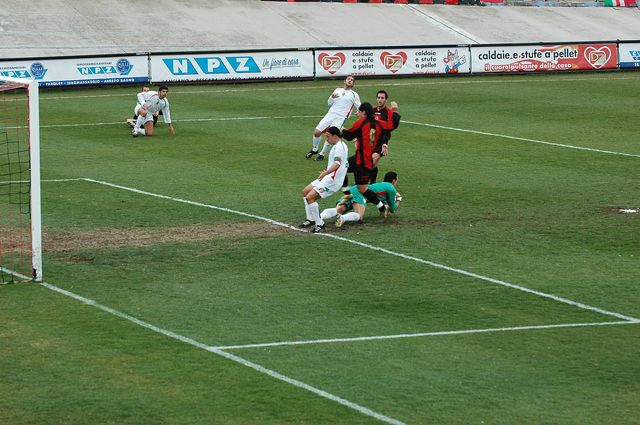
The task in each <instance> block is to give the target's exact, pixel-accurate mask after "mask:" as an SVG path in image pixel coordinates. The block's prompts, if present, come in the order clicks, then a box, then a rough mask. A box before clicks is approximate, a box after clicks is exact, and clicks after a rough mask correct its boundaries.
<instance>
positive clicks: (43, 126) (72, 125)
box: [7, 115, 322, 129]
mask: <svg viewBox="0 0 640 425" xmlns="http://www.w3.org/2000/svg"><path fill="white" fill-rule="evenodd" d="M299 118H322V115H290V116H274V117H266V116H264V117H226V118H191V119H183V120H180V121H177V120H174V121H175V122H200V121H259V120H290V119H299ZM124 124H125V122H124V121H117V122H94V123H80V124H49V125H41V126H40V128H60V127H92V126H102V125H121V126H124ZM7 128H11V129H16V128H20V127H7Z"/></svg>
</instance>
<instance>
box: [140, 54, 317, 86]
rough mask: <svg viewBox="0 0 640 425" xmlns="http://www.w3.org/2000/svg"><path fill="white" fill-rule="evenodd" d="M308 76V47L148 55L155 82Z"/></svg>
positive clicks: (310, 67)
mask: <svg viewBox="0 0 640 425" xmlns="http://www.w3.org/2000/svg"><path fill="white" fill-rule="evenodd" d="M310 77H313V52H312V51H279V52H257V53H211V54H198V55H193V54H181V55H154V54H152V55H151V80H152V81H156V82H158V81H215V80H256V79H270V78H310Z"/></svg>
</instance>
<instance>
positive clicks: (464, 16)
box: [0, 0, 640, 86]
mask: <svg viewBox="0 0 640 425" xmlns="http://www.w3.org/2000/svg"><path fill="white" fill-rule="evenodd" d="M135 12H136V13H131V4H130V3H129V2H128V1H121V0H108V1H107V0H95V1H94V2H92V6H91V7H90V8H89V7H87V6H86V3H85V2H82V1H77V0H50V1H46V2H40V3H38V4H29V3H24V2H18V1H15V0H4V1H3V8H2V9H1V10H0V73H2V74H4V75H12V76H21V77H32V78H36V79H39V80H41V83H42V85H45V86H46V85H75V84H89V83H114V82H118V83H127V82H142V81H148V80H149V79H151V80H153V81H194V80H195V81H197V80H209V81H215V80H226V79H263V78H315V77H338V76H341V75H345V74H346V73H349V72H355V73H356V74H360V75H403V74H432V73H437V74H441V73H461V74H464V73H477V72H520V71H549V70H551V71H557V70H582V69H615V68H618V67H619V66H621V67H638V66H639V65H638V62H640V58H639V57H638V56H640V53H638V52H639V51H640V46H638V43H637V42H633V43H627V42H621V43H618V41H619V40H624V41H636V40H640V10H638V9H637V8H622V9H615V8H603V7H586V8H564V7H538V8H531V7H484V8H482V7H477V6H444V5H395V4H341V3H287V2H262V1H258V0H233V1H231V0H217V1H205V0H185V1H181V2H174V1H169V0H156V1H153V2H152V1H147V0H142V1H139V2H136V7H135ZM514 43H515V44H514ZM363 46H364V47H363ZM545 55H550V56H546V57H545ZM63 58H67V59H63ZM545 67H546V68H545Z"/></svg>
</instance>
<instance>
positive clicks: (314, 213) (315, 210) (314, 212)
mask: <svg viewBox="0 0 640 425" xmlns="http://www.w3.org/2000/svg"><path fill="white" fill-rule="evenodd" d="M308 207H309V216H310V218H309V220H311V221H315V222H316V226H322V225H323V224H324V220H322V218H320V205H318V203H317V202H313V203H311V204H308Z"/></svg>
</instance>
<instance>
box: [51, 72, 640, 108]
mask: <svg viewBox="0 0 640 425" xmlns="http://www.w3.org/2000/svg"><path fill="white" fill-rule="evenodd" d="M639 77H640V75H639V76H638V77H620V76H612V75H611V73H608V75H606V76H604V77H601V78H580V77H574V78H539V77H533V78H531V77H530V78H513V77H509V78H487V79H485V80H471V81H469V80H467V79H463V78H442V79H430V81H418V80H416V79H415V78H408V79H406V80H404V81H400V82H397V83H391V82H388V81H385V82H384V87H402V86H412V87H413V86H434V85H441V84H447V85H452V84H461V85H467V84H520V83H532V82H536V83H547V82H549V83H556V82H562V81H612V80H637V79H639ZM240 84H242V83H240ZM336 84H337V85H339V84H340V83H339V82H337V83H336ZM380 86H381V84H380V83H379V82H374V83H363V82H358V83H357V87H380ZM218 87H219V86H218ZM331 89H332V88H331V87H329V86H326V85H323V86H303V85H301V86H290V85H288V84H282V85H281V86H280V87H264V88H253V87H252V88H232V89H224V88H219V89H212V90H172V91H171V95H173V96H175V95H180V94H221V93H246V92H272V91H274V92H282V91H296V90H331ZM134 96H135V93H133V92H132V93H120V94H96V95H81V96H43V95H42V94H41V95H40V100H41V101H43V100H63V99H70V100H77V99H95V98H102V97H126V98H129V99H133V97H134Z"/></svg>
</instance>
